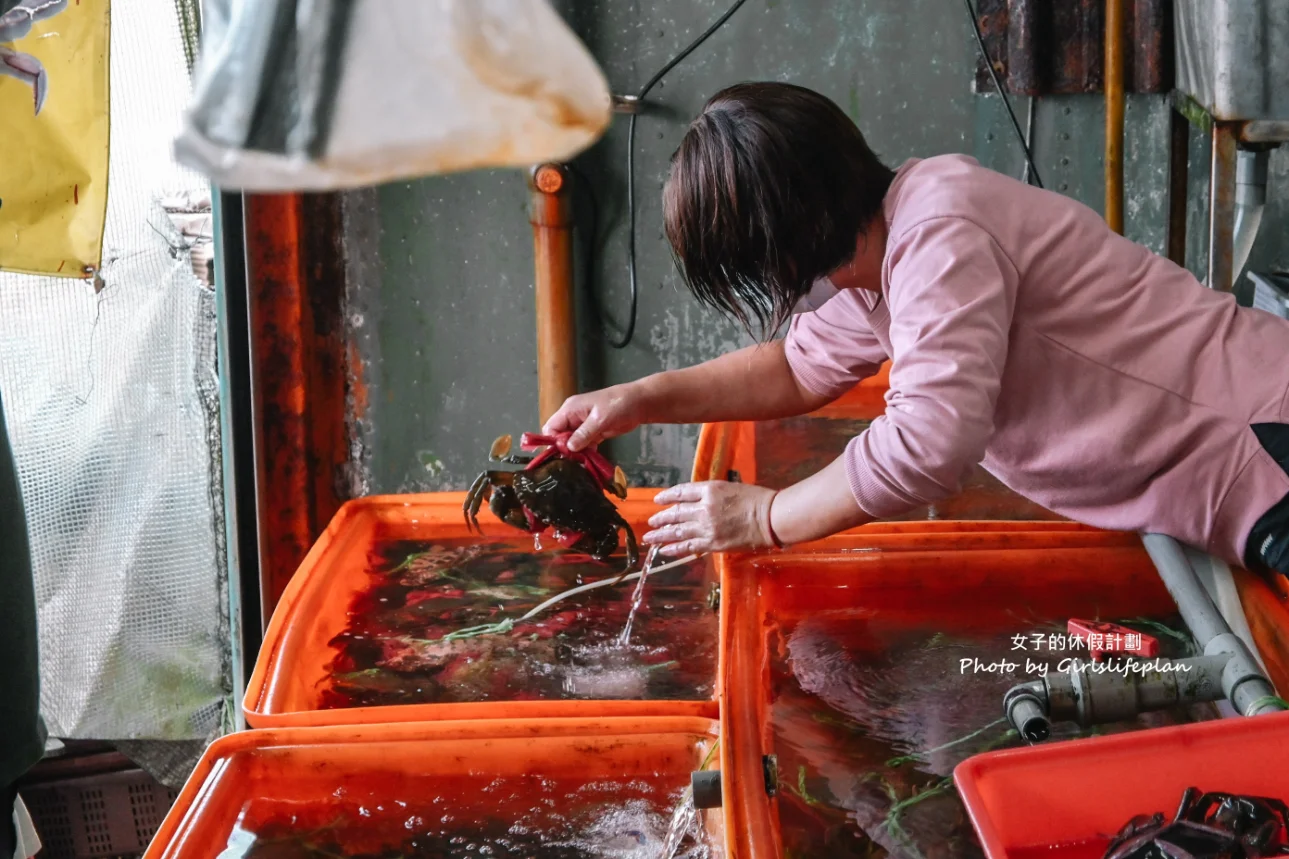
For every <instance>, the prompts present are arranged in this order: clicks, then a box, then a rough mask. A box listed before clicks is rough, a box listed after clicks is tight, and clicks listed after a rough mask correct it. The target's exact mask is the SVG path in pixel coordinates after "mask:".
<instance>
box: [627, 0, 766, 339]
mask: <svg viewBox="0 0 1289 859" xmlns="http://www.w3.org/2000/svg"><path fill="white" fill-rule="evenodd" d="M746 2H747V0H735V2H734V4H733V5H731V6H730V8H729V9H727V10H726V11H725V14H724V15H721V17H719V18H717V19H716V21H715V22H714V23H713V24H712V25H711V26H710V27H708V28H707V29H706V30H704V31H703V34H702V35H701V36H699V37H698V38H697V39H695V40H694V41H693V42H691V43H690V44H689V47H687V48H685V49H684V50H683V51H681V52H680V53H679V54H677V55H676V56H674V57H672V58H671V60H670V61H669V62H668V63H667V64H666V65H665V66H663V67H662V68H661V69H659V70H658V71H657V73H656V74H654V76H653V77H651V78H649V81H648V82H647V83H646V84H645V85H644V86H643V87H641V88H640V91H639V92H638V93H636V110H640V109H641V108H642V107H643V106H644V100H645V96H647V95H649V91H650V90H652V89H653V88H654V87H655V86H657V84H658V82H659V81H661V80H662V79H663V77H664V76H666V74H667V72H669V71H671V70H672V69H674V68H675V67H676V66H677V65H679V64H680V63H681V62H683V61H684V60H685V58H686V57H688V56H689V55H690V54H692V53H693V52H694V51H695V50H697V49H698V47H699V45H701V44H703V42H706V41H707V40H708V39H709V38H711V36H712V34H713V33H715V32H716V31H717V30H719V29H720V28H721V27H722V26H724V25H725V22H726V21H728V20H729V19H730V16H731V15H733V14H734V13H735V12H737V11H738V10H739V7H740V6H742V5H743V4H744V3H746ZM637 116H638V114H635V113H633V114H631V122H630V124H629V125H628V126H627V212H628V215H627V218H628V231H627V271H628V273H629V276H630V279H631V305H630V310H629V311H628V315H627V326H626V330H625V331H624V332H623V334H622V339H621V340H614V339H612V338H609V345H610V346H612V347H613V348H614V349H625V348H626V347H627V346H628V345H629V344H630V343H631V339H632V338H633V337H634V336H635V332H636V311H637V308H638V307H639V302H640V285H639V282H638V281H637V277H636V157H635V156H636V117H637Z"/></svg>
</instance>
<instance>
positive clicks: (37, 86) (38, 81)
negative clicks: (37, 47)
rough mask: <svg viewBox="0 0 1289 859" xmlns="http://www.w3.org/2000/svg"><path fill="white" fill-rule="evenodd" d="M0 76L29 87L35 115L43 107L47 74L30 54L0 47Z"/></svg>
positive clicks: (46, 87) (47, 87)
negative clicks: (33, 98)
mask: <svg viewBox="0 0 1289 859" xmlns="http://www.w3.org/2000/svg"><path fill="white" fill-rule="evenodd" d="M0 75H8V76H9V77H11V78H17V79H18V80H20V81H22V82H23V83H25V84H27V86H29V87H31V89H32V93H33V94H34V96H35V104H36V115H37V116H39V115H40V109H41V108H42V107H44V106H45V96H46V95H47V94H48V92H49V73H48V72H46V71H45V67H44V66H42V65H41V64H40V60H38V59H36V58H35V57H33V56H31V55H30V54H20V53H18V52H17V51H14V50H11V49H9V48H4V47H0Z"/></svg>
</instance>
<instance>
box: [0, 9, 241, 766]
mask: <svg viewBox="0 0 1289 859" xmlns="http://www.w3.org/2000/svg"><path fill="white" fill-rule="evenodd" d="M110 62H111V80H112V90H111V136H112V146H111V161H110V174H109V175H110V188H109V192H108V213H107V229H106V234H105V237H104V261H103V267H102V270H101V272H100V274H101V283H100V284H99V287H100V288H98V289H96V286H95V285H94V284H90V283H83V282H69V281H66V280H55V279H49V278H38V277H30V276H24V275H15V274H3V273H0V393H2V394H3V400H4V405H5V409H6V415H7V420H8V426H9V432H10V438H11V441H12V444H13V448H14V455H15V457H16V460H17V466H18V472H19V479H20V482H21V484H22V491H23V496H24V501H25V504H26V510H27V517H28V529H29V531H30V534H31V544H32V557H33V564H34V567H35V577H36V600H37V607H38V613H39V632H40V651H41V653H40V655H41V685H42V688H41V708H42V714H43V716H44V718H45V720H46V723H47V725H48V726H49V730H50V733H51V734H52V735H54V736H58V737H66V738H81V739H96V740H135V741H153V740H165V741H188V743H187V744H185V746H184V747H185V748H187V747H188V746H195V747H198V748H199V747H200V741H206V740H208V739H210V738H211V737H213V736H214V735H216V734H217V733H218V732H219V731H220V730H221V728H222V727H223V726H224V725H225V723H226V719H227V717H228V713H229V695H230V689H231V683H230V679H229V678H230V671H229V664H228V661H229V655H228V654H229V646H228V644H229V641H228V617H227V605H228V601H227V599H226V593H225V588H226V574H225V570H224V564H223V555H222V552H223V545H222V544H223V539H222V538H223V517H222V509H223V508H222V504H223V502H222V486H221V485H220V470H219V467H218V463H219V458H218V457H219V453H220V442H219V435H218V431H219V420H218V417H219V414H218V378H217V372H216V359H215V344H216V338H215V302H214V294H213V292H212V291H211V289H210V287H209V286H208V284H206V283H203V282H202V279H201V278H200V277H199V276H198V273H199V272H202V271H203V270H204V260H205V256H203V254H205V253H206V251H205V247H206V244H207V241H206V240H207V239H208V235H207V232H208V229H209V221H208V219H207V220H205V221H203V219H202V218H203V213H204V212H205V211H208V209H209V191H208V189H207V186H206V183H205V180H204V179H203V178H201V177H199V176H197V175H196V174H193V173H190V172H188V171H186V170H183V169H181V168H179V167H178V166H176V165H175V164H174V162H173V160H172V158H171V157H170V142H171V141H172V140H173V138H174V135H175V134H176V133H177V131H178V128H179V124H180V119H181V114H182V111H183V107H184V104H185V101H186V99H187V97H188V94H189V83H188V71H187V66H186V64H185V59H184V48H183V44H182V40H181V38H180V35H179V25H178V18H177V15H176V9H175V5H174V0H114V2H113V4H112V47H111V59H110ZM51 83H52V84H53V86H54V87H56V84H57V82H56V81H53V82H51ZM56 93H57V91H56V89H54V90H53V92H52V93H51V98H56V97H57V94H56ZM194 252H196V254H197V256H198V261H197V264H196V265H194V260H193V255H194ZM193 741H198V742H196V743H194V742H193ZM132 748H134V749H135V750H136V751H146V747H141V746H137V745H136V746H132ZM144 756H146V755H144ZM180 769H182V767H180Z"/></svg>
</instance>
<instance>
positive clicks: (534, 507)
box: [463, 433, 640, 572]
mask: <svg viewBox="0 0 1289 859" xmlns="http://www.w3.org/2000/svg"><path fill="white" fill-rule="evenodd" d="M570 435H571V433H562V434H558V435H552V436H544V435H536V434H533V433H524V434H523V435H522V436H521V437H520V447H521V448H522V449H523V450H526V451H540V452H539V453H537V455H536V456H532V457H527V456H514V455H511V452H510V451H511V446H512V441H511V437H510V436H508V435H503V436H502V437H501V438H499V439H497V440H496V441H494V442H493V443H492V449H491V450H490V451H489V453H488V458H489V459H491V460H492V461H493V462H505V463H509V464H511V465H523V466H524V468H523V470H521V471H485V472H483V473H482V474H480V475H479V476H478V478H476V479H475V481H474V484H473V485H472V486H471V487H470V491H469V493H468V494H467V495H466V501H465V504H464V507H463V509H464V512H465V520H466V525H467V526H468V527H469V528H470V529H471V530H472V531H475V532H478V533H482V529H481V528H480V527H479V519H478V513H479V508H480V507H482V506H483V502H484V501H488V507H489V509H491V510H492V512H493V515H495V516H496V517H497V518H498V519H500V520H501V521H502V522H505V523H506V524H507V525H511V526H513V527H515V528H518V529H520V530H522V531H527V532H528V533H530V534H533V535H541V534H542V533H544V532H546V531H547V530H551V531H553V536H554V538H555V541H556V542H557V543H559V544H560V545H561V546H563V547H564V548H566V549H572V550H573V551H575V552H582V553H585V554H587V555H590V556H591V557H592V558H595V560H597V561H606V560H608V559H609V557H610V556H611V555H612V554H613V553H614V552H615V551H617V548H618V532H619V531H623V532H625V534H626V550H627V568H626V571H627V572H630V571H631V570H632V569H634V568H635V567H636V565H637V564H638V563H639V561H640V548H639V546H638V544H637V543H636V535H635V533H634V532H633V531H632V530H631V526H630V525H628V524H627V521H626V520H625V519H623V518H622V515H621V514H620V513H618V510H617V508H616V507H614V506H613V502H611V501H610V500H609V499H608V497H607V496H606V495H605V494H604V493H605V492H610V493H612V494H613V495H615V496H617V497H618V498H623V499H625V498H626V497H627V478H626V475H625V474H623V473H622V469H621V468H620V467H615V466H613V465H612V464H610V463H609V461H608V460H607V459H605V458H604V456H603V455H602V454H600V453H599V451H597V450H595V449H594V448H588V449H586V450H581V451H571V450H569V449H568V439H569V436H570ZM543 448H544V449H543Z"/></svg>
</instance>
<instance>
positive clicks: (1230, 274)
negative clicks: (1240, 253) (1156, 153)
mask: <svg viewBox="0 0 1289 859" xmlns="http://www.w3.org/2000/svg"><path fill="white" fill-rule="evenodd" d="M1170 105H1171V108H1172V110H1171V114H1172V116H1171V121H1170V125H1171V129H1170V134H1169V157H1168V241H1167V247H1168V258H1169V259H1171V260H1172V261H1173V262H1175V263H1177V264H1178V265H1180V266H1185V265H1186V197H1187V190H1188V180H1189V175H1188V174H1189V169H1188V168H1189V144H1190V129H1191V127H1192V126H1194V127H1198V128H1199V130H1200V131H1201V132H1202V133H1205V134H1208V135H1209V140H1210V148H1209V152H1210V163H1209V229H1208V285H1209V288H1211V289H1216V290H1220V291H1222V292H1230V291H1231V289H1232V288H1233V287H1234V285H1235V278H1236V276H1237V275H1239V272H1237V271H1232V268H1233V266H1234V258H1235V167H1236V157H1237V153H1238V152H1239V150H1240V148H1241V147H1245V146H1254V147H1256V146H1260V145H1266V144H1278V143H1282V142H1286V141H1289V122H1284V121H1270V120H1249V121H1238V122H1231V121H1225V120H1219V119H1216V118H1214V117H1213V115H1212V114H1210V113H1209V112H1208V110H1207V109H1206V108H1204V106H1203V105H1201V104H1199V103H1198V102H1196V101H1195V100H1194V99H1193V98H1191V97H1190V96H1188V95H1186V94H1185V93H1183V92H1180V91H1176V90H1175V91H1174V92H1173V93H1172V96H1171V98H1170Z"/></svg>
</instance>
